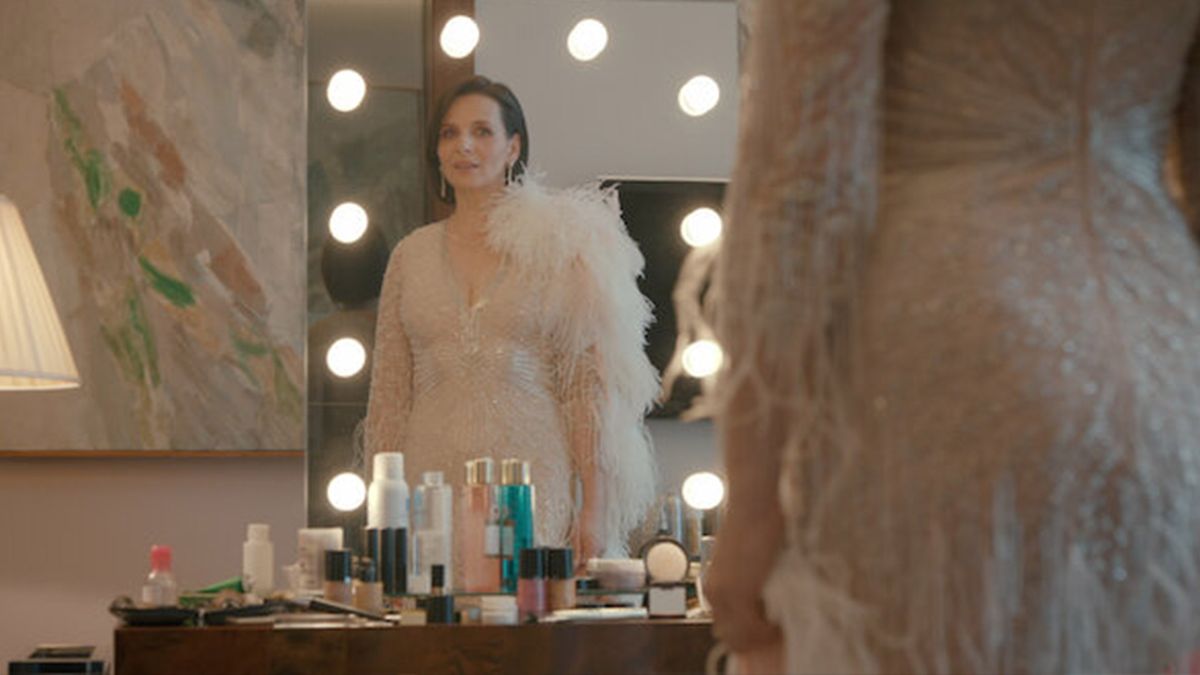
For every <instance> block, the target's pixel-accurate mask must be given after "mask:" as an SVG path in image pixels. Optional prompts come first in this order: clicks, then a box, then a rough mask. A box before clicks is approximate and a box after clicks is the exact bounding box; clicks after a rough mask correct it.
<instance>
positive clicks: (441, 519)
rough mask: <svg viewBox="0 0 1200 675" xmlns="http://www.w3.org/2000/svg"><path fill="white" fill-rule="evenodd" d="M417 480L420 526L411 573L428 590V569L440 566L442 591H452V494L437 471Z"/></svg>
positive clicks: (418, 527)
mask: <svg viewBox="0 0 1200 675" xmlns="http://www.w3.org/2000/svg"><path fill="white" fill-rule="evenodd" d="M421 479H422V482H421V485H420V486H419V487H418V488H417V492H418V493H419V495H420V497H419V502H420V504H421V511H422V512H421V520H422V522H421V523H420V524H419V525H418V526H417V529H416V535H415V537H414V541H415V543H414V546H413V548H414V554H413V561H414V565H413V571H414V573H415V574H417V575H419V576H421V577H423V579H428V580H429V581H430V588H431V589H432V577H431V576H430V575H431V574H432V568H433V566H434V565H441V566H442V570H443V574H444V575H445V576H444V581H445V584H444V586H445V588H453V587H454V582H453V580H452V578H451V576H450V565H451V564H452V561H453V557H452V552H451V542H452V541H453V528H452V520H453V513H454V493H453V491H452V490H451V489H450V486H449V485H446V484H445V479H444V476H443V475H442V472H441V471H426V472H425V473H424V474H422V476H421Z"/></svg>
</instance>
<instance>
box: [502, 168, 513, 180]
mask: <svg viewBox="0 0 1200 675" xmlns="http://www.w3.org/2000/svg"><path fill="white" fill-rule="evenodd" d="M512 182H513V165H512V164H509V165H508V166H506V167H504V184H505V185H512Z"/></svg>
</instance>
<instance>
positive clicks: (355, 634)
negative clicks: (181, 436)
mask: <svg viewBox="0 0 1200 675" xmlns="http://www.w3.org/2000/svg"><path fill="white" fill-rule="evenodd" d="M711 628H712V624H711V622H709V621H700V620H683V619H679V620H653V621H622V622H600V623H546V624H530V625H523V626H485V625H465V626H445V625H426V626H389V627H378V628H375V627H357V626H354V627H347V626H338V627H320V628H312V627H304V628H300V627H287V628H284V627H276V626H271V625H241V626H214V627H205V628H187V627H169V628H137V627H129V626H122V627H119V628H117V629H116V632H115V635H114V640H113V641H114V658H115V660H116V671H115V672H116V675H147V674H155V675H157V674H162V673H214V674H215V673H221V674H223V675H243V674H244V675H269V674H279V675H283V674H288V675H302V674H309V673H311V674H313V675H318V674H319V675H351V674H353V675H369V674H371V673H381V674H383V673H388V674H391V673H530V674H535V673H554V674H556V675H557V674H559V673H703V672H704V662H705V659H706V657H707V656H708V652H709V650H710V649H711V648H712V646H713V639H712V633H711Z"/></svg>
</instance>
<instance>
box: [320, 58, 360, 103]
mask: <svg viewBox="0 0 1200 675" xmlns="http://www.w3.org/2000/svg"><path fill="white" fill-rule="evenodd" d="M366 95H367V81H366V80H364V79H363V76H362V75H359V74H358V72H357V71H354V70H350V69H349V68H347V69H345V70H339V71H337V72H336V73H334V74H333V77H331V78H329V86H328V87H326V88H325V98H327V99H329V105H331V106H333V107H334V109H335V110H339V111H341V112H350V111H351V110H354V109H355V108H357V107H358V106H359V105H361V104H362V102H363V97H365V96H366Z"/></svg>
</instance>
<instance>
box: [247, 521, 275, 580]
mask: <svg viewBox="0 0 1200 675" xmlns="http://www.w3.org/2000/svg"><path fill="white" fill-rule="evenodd" d="M242 588H244V589H245V590H246V592H247V593H253V594H255V595H257V596H259V597H266V596H267V595H269V594H270V593H271V591H273V590H275V546H274V545H273V544H271V526H270V525H266V524H264V523H251V524H250V525H249V526H247V527H246V541H245V542H244V543H243V544H242Z"/></svg>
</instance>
